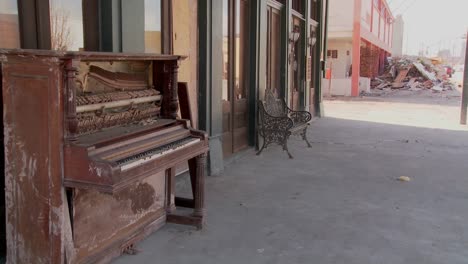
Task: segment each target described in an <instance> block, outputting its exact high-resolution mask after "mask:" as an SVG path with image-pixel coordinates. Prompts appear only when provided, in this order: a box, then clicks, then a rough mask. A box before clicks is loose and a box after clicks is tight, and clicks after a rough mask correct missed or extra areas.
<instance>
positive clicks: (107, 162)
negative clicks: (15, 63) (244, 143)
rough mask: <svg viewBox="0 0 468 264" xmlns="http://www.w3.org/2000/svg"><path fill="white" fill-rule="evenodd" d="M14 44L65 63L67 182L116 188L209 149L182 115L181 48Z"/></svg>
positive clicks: (39, 55)
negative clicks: (63, 48)
mask: <svg viewBox="0 0 468 264" xmlns="http://www.w3.org/2000/svg"><path fill="white" fill-rule="evenodd" d="M17 52H20V53H21V54H23V55H24V56H28V55H32V56H38V57H39V58H40V57H44V58H46V57H48V56H50V55H52V54H55V55H57V56H58V57H59V59H60V61H61V62H62V64H63V75H64V76H65V79H64V80H65V85H64V90H65V92H64V94H65V96H64V107H65V112H64V117H65V144H64V145H65V151H64V167H65V175H64V184H65V186H67V187H74V188H87V189H97V190H99V191H103V192H109V193H114V192H117V191H119V190H121V189H123V188H125V187H126V186H129V185H131V184H133V183H134V182H135V181H137V180H141V179H143V178H145V177H148V176H150V175H154V174H155V173H158V172H160V171H164V170H166V169H168V168H171V167H173V166H175V165H176V164H178V163H180V162H183V161H186V160H188V159H190V158H193V157H196V156H197V155H201V154H203V153H206V151H207V150H208V143H207V138H206V135H205V133H204V132H201V131H197V130H194V129H192V128H191V127H190V126H189V125H188V122H186V121H184V120H179V119H177V113H178V109H179V101H178V96H177V73H178V61H179V60H180V59H182V57H181V56H175V55H148V54H115V53H97V52H66V53H60V52H58V53H57V52H49V51H40V52H36V51H35V52H34V53H31V54H30V53H29V51H24V50H21V51H17Z"/></svg>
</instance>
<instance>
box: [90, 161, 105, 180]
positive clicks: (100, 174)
mask: <svg viewBox="0 0 468 264" xmlns="http://www.w3.org/2000/svg"><path fill="white" fill-rule="evenodd" d="M94 172H96V173H94ZM89 173H92V174H96V175H97V176H98V177H99V178H100V177H101V176H102V169H101V168H100V167H96V166H93V165H92V164H89Z"/></svg>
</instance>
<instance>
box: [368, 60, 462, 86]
mask: <svg viewBox="0 0 468 264" xmlns="http://www.w3.org/2000/svg"><path fill="white" fill-rule="evenodd" d="M371 88H372V89H377V90H386V89H389V88H391V89H405V90H409V91H421V90H424V89H431V90H432V91H433V92H437V93H439V92H443V91H447V90H453V89H455V85H454V84H453V83H452V82H451V81H450V80H449V78H448V75H447V74H446V71H445V69H444V67H443V66H441V65H438V64H433V62H432V61H431V60H430V59H428V58H415V57H404V58H389V60H388V63H387V65H386V71H385V72H384V73H383V74H382V75H380V76H378V77H376V78H374V79H372V80H371Z"/></svg>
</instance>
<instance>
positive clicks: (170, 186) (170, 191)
mask: <svg viewBox="0 0 468 264" xmlns="http://www.w3.org/2000/svg"><path fill="white" fill-rule="evenodd" d="M166 184H167V197H166V211H167V212H168V213H172V212H174V211H175V210H176V204H175V168H169V169H167V170H166Z"/></svg>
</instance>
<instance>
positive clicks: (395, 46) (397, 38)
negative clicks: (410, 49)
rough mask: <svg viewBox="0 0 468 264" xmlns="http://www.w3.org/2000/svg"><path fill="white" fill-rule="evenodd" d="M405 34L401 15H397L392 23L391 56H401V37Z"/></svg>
mask: <svg viewBox="0 0 468 264" xmlns="http://www.w3.org/2000/svg"><path fill="white" fill-rule="evenodd" d="M404 34H405V21H403V16H402V15H397V16H396V18H395V22H394V23H393V42H392V56H394V57H399V56H402V55H403V37H404Z"/></svg>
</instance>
